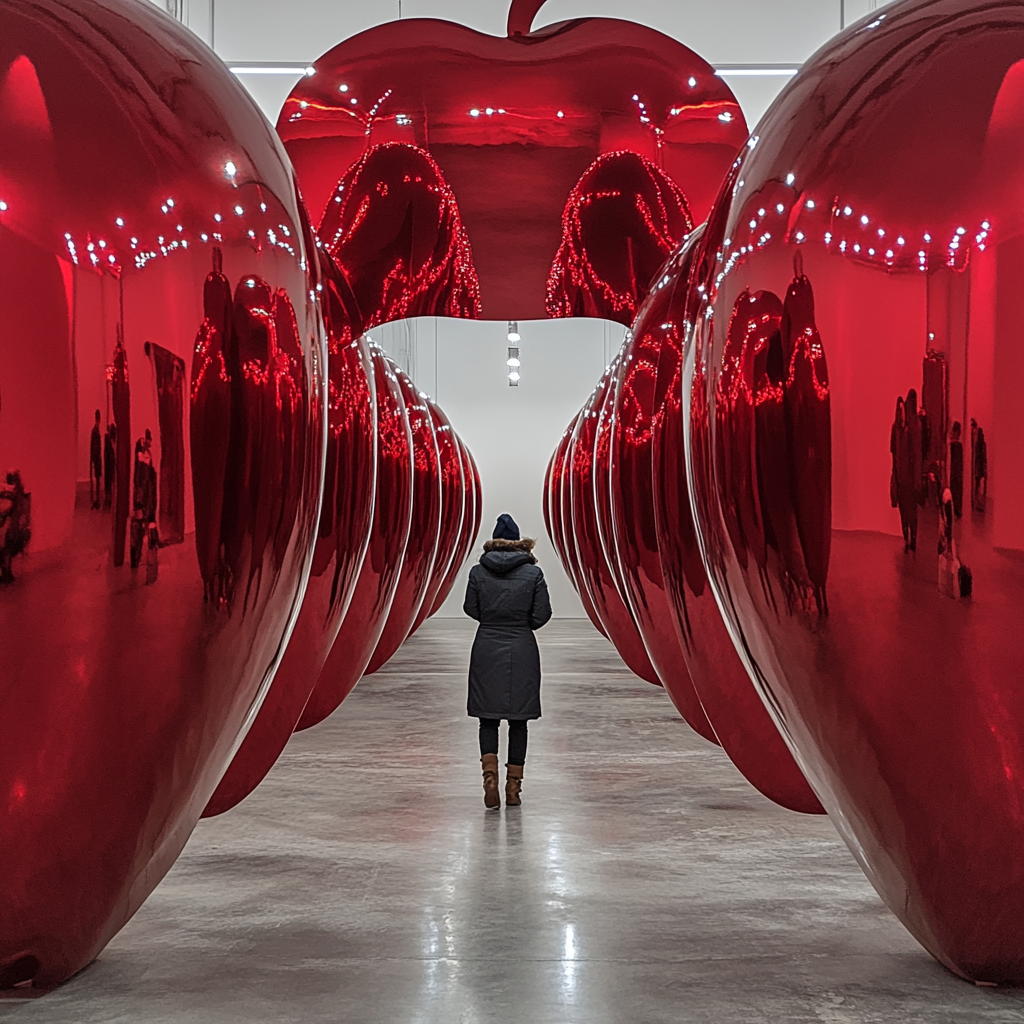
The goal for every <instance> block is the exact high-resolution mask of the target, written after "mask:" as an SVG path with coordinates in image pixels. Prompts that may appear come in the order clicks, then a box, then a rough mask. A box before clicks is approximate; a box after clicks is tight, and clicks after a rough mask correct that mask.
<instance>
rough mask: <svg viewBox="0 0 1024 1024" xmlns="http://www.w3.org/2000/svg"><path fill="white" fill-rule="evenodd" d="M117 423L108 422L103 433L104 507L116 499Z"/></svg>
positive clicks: (108, 506)
mask: <svg viewBox="0 0 1024 1024" xmlns="http://www.w3.org/2000/svg"><path fill="white" fill-rule="evenodd" d="M116 458H117V424H115V423H108V424H107V432H106V434H104V435H103V507H104V508H107V509H108V508H110V507H111V505H112V504H113V501H114V480H115V479H116V478H117V462H116V461H115V460H116Z"/></svg>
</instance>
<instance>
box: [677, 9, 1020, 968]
mask: <svg viewBox="0 0 1024 1024" xmlns="http://www.w3.org/2000/svg"><path fill="white" fill-rule="evenodd" d="M1022 69H1024V10H1022V9H1021V7H1020V5H1018V4H1012V3H996V4H991V3H980V2H968V3H963V2H952V0H940V2H936V3H918V2H911V3H904V4H897V5H893V6H892V7H889V8H886V9H885V11H884V12H883V13H882V14H880V15H879V16H878V17H877V18H875V19H874V20H873V21H868V20H866V19H865V20H864V21H862V22H860V23H858V24H857V25H856V26H854V27H853V28H851V29H850V30H848V31H847V32H845V33H843V34H842V35H840V36H839V37H837V39H836V40H834V41H833V42H832V43H830V44H829V45H828V46H826V47H825V48H824V49H823V50H821V51H820V52H819V54H818V55H817V56H816V58H815V59H814V60H812V61H811V62H810V63H809V64H807V65H805V66H804V68H803V70H802V71H801V72H800V74H799V75H798V76H797V77H796V78H795V79H794V80H793V82H792V84H791V85H790V86H789V87H788V88H787V90H786V91H785V92H784V93H783V94H782V96H780V98H779V100H778V101H777V102H776V104H775V105H774V106H773V107H772V109H771V111H770V113H769V114H768V115H767V116H766V119H765V120H764V121H763V122H762V124H761V125H760V128H759V135H760V140H759V141H758V142H757V143H756V144H755V145H753V146H751V147H749V148H748V149H746V150H745V151H744V153H743V155H742V158H741V160H740V162H739V164H738V166H737V168H736V170H735V175H734V179H733V180H734V183H735V185H736V188H735V190H729V191H728V192H725V193H723V196H722V199H721V200H720V202H719V204H718V206H717V208H716V210H715V212H714V214H713V216H712V224H711V226H710V227H709V229H708V234H707V236H706V246H707V252H708V258H707V259H706V261H705V262H704V268H703V271H702V272H701V273H700V274H699V275H698V276H697V277H696V278H695V282H694V283H696V284H699V285H700V286H701V287H702V288H703V289H704V290H703V292H702V293H701V295H700V302H699V304H698V307H697V309H696V310H695V316H694V322H695V324H696V325H698V329H697V330H696V331H695V333H694V339H693V366H692V372H691V373H689V374H688V378H687V379H685V380H684V382H683V386H684V394H685V395H688V396H690V397H689V409H688V415H689V426H690V443H691V450H690V453H689V458H690V466H691V470H692V476H693V480H694V485H695V493H694V496H693V497H694V502H695V511H696V513H697V527H698V529H699V531H700V534H701V538H702V550H703V552H704V555H705V556H706V563H707V568H708V574H709V578H710V581H711V584H712V586H713V587H714V589H715V592H716V596H717V598H718V603H719V605H720V607H721V608H722V610H723V613H724V615H725V616H726V618H727V621H728V628H729V631H730V633H731V634H732V635H733V636H734V637H735V638H736V640H737V646H738V647H739V649H741V650H742V651H743V652H744V657H745V659H746V662H747V667H748V669H749V671H750V675H751V678H752V679H753V680H754V682H755V685H756V686H757V687H758V688H759V690H760V692H761V696H762V698H763V699H764V701H765V703H766V705H767V706H769V707H770V708H771V710H772V714H773V717H774V719H775V720H776V722H777V723H779V725H780V728H781V729H782V730H783V732H784V734H785V736H786V738H787V741H788V743H789V745H790V746H791V747H792V749H794V750H795V751H796V752H797V756H798V758H799V760H800V763H801V765H802V767H803V768H804V770H805V772H806V773H807V776H808V778H809V779H810V781H811V782H812V784H813V786H814V789H815V792H817V793H818V794H819V796H820V797H821V800H822V803H823V804H824V805H825V807H826V808H827V809H828V811H829V813H830V815H831V816H832V819H833V821H834V822H835V824H836V827H837V828H838V829H839V831H840V832H841V833H842V835H843V837H844V838H845V840H846V841H847V843H848V845H849V846H850V847H851V849H852V850H853V851H854V852H855V854H856V856H857V858H858V861H859V862H860V863H861V864H862V865H863V866H864V868H865V871H866V872H867V875H868V877H869V879H870V880H871V882H872V884H873V885H874V886H875V888H876V889H877V890H878V892H879V894H880V895H881V896H882V898H883V899H884V900H885V902H886V904H887V905H888V906H889V907H890V908H891V909H892V911H893V913H895V914H896V915H897V916H898V917H899V919H900V920H901V921H902V922H903V923H904V924H905V925H906V927H907V928H908V929H909V930H910V931H911V933H912V934H913V935H914V936H915V937H916V938H917V939H918V940H919V941H920V942H921V943H922V944H923V945H924V946H925V948H927V949H928V950H929V951H930V952H931V953H932V954H933V955H934V956H935V957H936V958H937V959H938V960H940V961H941V962H942V963H943V964H945V965H946V966H947V967H949V968H950V969H951V970H953V971H955V972H957V973H958V974H960V975H962V976H964V977H966V978H969V979H971V980H975V981H979V982H986V983H1000V984H1008V985H1020V984H1024V955H1022V952H1021V951H1022V950H1024V914H1022V910H1024V853H1022V851H1021V845H1020V843H1019V841H1018V840H1019V836H1020V833H1021V828H1022V825H1024V788H1022V787H1024V754H1022V751H1024V735H1022V725H1021V723H1024V693H1022V690H1021V687H1020V685H1019V681H1020V679H1021V678H1022V677H1024V634H1022V631H1021V630H1020V628H1019V623H1020V617H1021V608H1022V607H1024V517H1022V515H1021V508H1022V507H1024V460H1022V459H1021V456H1020V443H1019V436H1020V429H1019V425H1020V408H1021V394H1022V392H1024V348H1022V346H1021V345H1020V343H1019V339H1020V330H1019V320H1020V314H1019V309H1020V293H1021V286H1022V284H1024V244H1022V241H1021V239H1022V237H1024V222H1022V219H1021V214H1020V211H1021V209H1022V206H1021V200H1022V196H1024V191H1022V182H1024V151H1022V149H1021V145H1020V138H1021V133H1022V127H1024V88H1022V86H1021V83H1022V82H1024V71H1022ZM1011 140H1013V141H1011ZM769 293H770V294H769ZM778 296H782V297H783V298H782V301H781V303H780V302H779V299H778V298H777V297H778ZM780 306H781V309H780ZM762 313H770V317H769V321H767V322H764V323H763V327H764V329H763V330H762V327H761V326H758V323H759V322H760V315H761V314H762ZM776 320H777V326H775V322H776ZM752 327H754V328H755V329H754V330H752V331H751V328H752ZM745 339H746V340H745ZM751 406H752V407H753V413H752V414H751ZM751 464H752V465H753V470H751V469H749V468H747V467H750V466H751ZM751 473H753V474H756V478H757V487H756V489H755V488H750V486H749V485H750V483H751V481H750V480H749V478H748V479H747V485H748V488H749V494H748V499H747V501H746V503H738V502H737V501H736V497H737V493H738V490H739V488H740V487H741V485H742V482H743V479H742V478H743V476H744V474H751ZM755 495H756V499H757V500H756V502H755V501H754V500H753V499H754V497H755Z"/></svg>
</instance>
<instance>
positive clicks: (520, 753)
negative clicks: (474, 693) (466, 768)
mask: <svg viewBox="0 0 1024 1024" xmlns="http://www.w3.org/2000/svg"><path fill="white" fill-rule="evenodd" d="M526 724H527V723H526V720H525V719H517V718H510V719H509V720H508V763H509V764H517V765H520V766H521V765H524V764H526ZM499 725H501V719H500V718H481V719H480V756H481V757H483V755H484V754H497V752H498V726H499Z"/></svg>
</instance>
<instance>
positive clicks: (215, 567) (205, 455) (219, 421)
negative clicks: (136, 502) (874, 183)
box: [189, 247, 238, 602]
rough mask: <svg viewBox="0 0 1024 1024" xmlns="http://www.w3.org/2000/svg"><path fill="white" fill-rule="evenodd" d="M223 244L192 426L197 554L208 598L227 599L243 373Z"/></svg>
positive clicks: (211, 282)
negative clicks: (228, 497) (225, 528)
mask: <svg viewBox="0 0 1024 1024" xmlns="http://www.w3.org/2000/svg"><path fill="white" fill-rule="evenodd" d="M222 264H223V261H222V256H221V251H220V249H219V248H217V247H214V250H213V269H212V270H211V271H210V273H209V275H208V276H207V278H206V283H205V284H204V285H203V322H202V324H201V325H200V327H199V332H198V334H197V336H196V342H195V347H194V349H193V355H192V381H191V389H190V403H191V414H190V417H189V430H190V434H191V441H192V493H193V502H194V506H195V524H196V557H197V559H198V560H199V572H200V575H201V576H202V578H203V590H204V593H205V596H206V599H207V600H210V601H217V602H220V601H222V600H227V598H228V596H229V595H230V592H231V585H232V581H231V579H230V572H229V570H228V565H227V562H226V561H225V559H224V552H223V548H222V537H221V523H222V517H223V514H224V493H225V474H226V472H227V463H228V451H229V441H230V435H231V429H232V417H231V387H232V380H233V375H234V376H237V373H238V371H237V367H236V363H237V347H236V343H235V338H234V333H233V329H232V318H231V310H232V299H231V285H230V283H229V282H228V279H227V278H226V277H225V276H224V273H223V271H222Z"/></svg>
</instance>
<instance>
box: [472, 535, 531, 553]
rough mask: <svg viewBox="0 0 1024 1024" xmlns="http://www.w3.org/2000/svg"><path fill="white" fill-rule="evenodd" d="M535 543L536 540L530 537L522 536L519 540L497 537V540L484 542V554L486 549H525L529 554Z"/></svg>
mask: <svg viewBox="0 0 1024 1024" xmlns="http://www.w3.org/2000/svg"><path fill="white" fill-rule="evenodd" d="M536 545H537V542H536V541H535V540H534V539H533V538H532V537H523V538H522V539H521V540H505V539H504V538H501V537H499V538H498V539H497V540H488V541H485V542H484V554H486V553H487V552H488V551H525V552H526V553H527V554H530V553H531V552H532V551H533V549H534V548H535V547H536Z"/></svg>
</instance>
